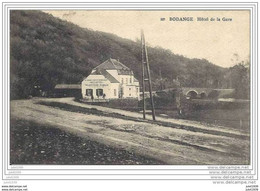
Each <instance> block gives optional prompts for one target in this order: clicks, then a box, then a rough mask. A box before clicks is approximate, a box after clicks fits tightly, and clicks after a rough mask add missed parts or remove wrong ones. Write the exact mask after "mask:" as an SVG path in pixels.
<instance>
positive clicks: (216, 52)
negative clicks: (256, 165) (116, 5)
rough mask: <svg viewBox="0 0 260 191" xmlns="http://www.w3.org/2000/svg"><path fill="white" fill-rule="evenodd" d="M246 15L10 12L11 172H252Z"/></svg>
mask: <svg viewBox="0 0 260 191" xmlns="http://www.w3.org/2000/svg"><path fill="white" fill-rule="evenodd" d="M250 30H251V29H250V11H248V10H207V11H205V10H73V9H71V10H65V9H64V10H48V9H42V10H11V11H10V33H9V35H10V84H9V85H10V165H250V164H251V163H250V160H251V159H250V156H251V155H250V154H251V153H250V138H251V137H250V132H251V129H250V116H251V115H250V103H251V100H250V89H251V87H250V68H251V62H250V60H251V59H250V57H251V55H250V38H251V36H250Z"/></svg>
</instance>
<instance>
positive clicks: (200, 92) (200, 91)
mask: <svg viewBox="0 0 260 191" xmlns="http://www.w3.org/2000/svg"><path fill="white" fill-rule="evenodd" d="M213 90H214V89H213V88H189V87H183V88H182V93H183V94H184V95H186V96H187V97H190V98H206V97H208V95H209V94H210V93H212V92H213Z"/></svg>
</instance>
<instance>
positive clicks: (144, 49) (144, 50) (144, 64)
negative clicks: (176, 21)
mask: <svg viewBox="0 0 260 191" xmlns="http://www.w3.org/2000/svg"><path fill="white" fill-rule="evenodd" d="M141 42H142V69H143V75H142V82H143V117H144V119H145V96H144V93H145V81H148V84H149V92H150V100H151V106H152V115H153V120H154V121H155V110H154V102H153V93H152V80H151V74H150V66H149V62H148V53H147V47H146V44H145V37H144V32H143V30H142V31H141ZM145 70H146V72H145ZM145 73H146V74H147V78H145Z"/></svg>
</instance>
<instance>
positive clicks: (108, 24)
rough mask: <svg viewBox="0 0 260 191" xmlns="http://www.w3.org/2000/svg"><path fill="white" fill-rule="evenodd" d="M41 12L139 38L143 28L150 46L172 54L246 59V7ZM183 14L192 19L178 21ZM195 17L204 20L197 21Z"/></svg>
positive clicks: (216, 60)
mask: <svg viewBox="0 0 260 191" xmlns="http://www.w3.org/2000/svg"><path fill="white" fill-rule="evenodd" d="M44 12H47V13H49V14H52V15H53V16H55V17H59V18H61V19H63V20H66V21H69V22H72V23H74V24H77V25H78V26H80V27H83V28H88V29H93V30H97V31H103V32H108V33H113V34H116V35H117V36H120V37H123V38H127V39H131V40H134V41H135V40H136V39H140V31H141V29H143V30H144V34H145V39H146V42H147V43H148V44H149V45H151V46H153V47H156V46H159V47H162V48H165V49H169V50H171V51H172V52H173V53H174V54H179V55H183V56H185V57H188V58H200V59H207V60H208V61H210V62H211V63H213V64H216V65H218V66H222V67H230V66H233V65H235V64H237V63H238V62H241V61H246V60H248V59H249V54H250V13H249V11H243V10H241V11H230V10H228V11H190V10H189V11H154V10H153V11H151V10H150V11H149V10H146V11H141V10H138V11H134V10H114V11H113V10H87V11H85V10H75V11H74V10H64V11H63V10H59V11H53V10H50V11H44ZM182 17H186V18H187V17H189V18H190V17H192V21H191V20H190V21H187V20H186V21H177V20H178V19H179V20H180V19H181V18H182ZM198 17H202V18H204V20H203V21H198ZM162 18H164V19H165V20H164V21H163V20H162ZM207 18H208V20H207ZM223 18H225V19H223ZM171 19H172V20H171ZM213 19H214V20H213ZM218 19H219V20H218ZM148 54H149V49H148Z"/></svg>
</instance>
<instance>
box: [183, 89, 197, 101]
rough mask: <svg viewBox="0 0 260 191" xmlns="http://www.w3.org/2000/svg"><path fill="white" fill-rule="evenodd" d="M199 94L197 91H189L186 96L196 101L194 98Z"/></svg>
mask: <svg viewBox="0 0 260 191" xmlns="http://www.w3.org/2000/svg"><path fill="white" fill-rule="evenodd" d="M198 94H199V93H198V92H197V91H196V90H189V91H188V92H187V93H186V96H187V97H189V98H190V99H194V98H197V96H198Z"/></svg>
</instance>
